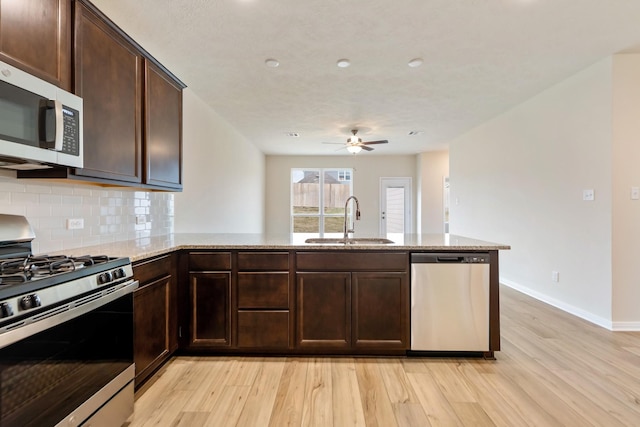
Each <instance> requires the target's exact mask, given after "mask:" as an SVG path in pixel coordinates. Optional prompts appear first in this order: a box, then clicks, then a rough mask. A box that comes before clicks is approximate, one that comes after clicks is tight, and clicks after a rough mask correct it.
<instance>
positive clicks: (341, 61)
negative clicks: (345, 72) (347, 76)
mask: <svg viewBox="0 0 640 427" xmlns="http://www.w3.org/2000/svg"><path fill="white" fill-rule="evenodd" d="M336 65H337V66H338V67H340V68H347V67H348V66H349V65H351V61H349V60H348V59H346V58H343V59H338V62H337V63H336Z"/></svg>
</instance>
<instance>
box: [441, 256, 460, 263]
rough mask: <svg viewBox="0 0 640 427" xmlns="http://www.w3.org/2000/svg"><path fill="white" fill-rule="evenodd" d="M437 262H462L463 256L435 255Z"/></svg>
mask: <svg viewBox="0 0 640 427" xmlns="http://www.w3.org/2000/svg"><path fill="white" fill-rule="evenodd" d="M436 260H437V261H438V262H452V263H456V262H457V263H461V262H464V257H463V256H439V257H436Z"/></svg>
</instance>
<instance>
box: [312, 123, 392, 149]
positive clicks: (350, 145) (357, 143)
mask: <svg viewBox="0 0 640 427" xmlns="http://www.w3.org/2000/svg"><path fill="white" fill-rule="evenodd" d="M351 133H352V134H353V135H352V136H350V137H349V139H347V142H344V143H343V142H323V144H343V145H344V147H342V148H346V149H347V151H348V152H350V153H352V154H356V153H359V152H360V151H362V150H365V151H373V148H372V147H368V146H369V145H374V144H387V143H388V142H389V141H387V140H386V139H383V140H380V141H367V142H362V139H361V138H358V136H357V135H356V134H357V133H358V129H352V130H351ZM342 148H340V150H342Z"/></svg>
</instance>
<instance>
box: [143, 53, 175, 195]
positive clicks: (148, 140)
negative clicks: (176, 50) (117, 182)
mask: <svg viewBox="0 0 640 427" xmlns="http://www.w3.org/2000/svg"><path fill="white" fill-rule="evenodd" d="M144 77H145V79H144V82H145V85H144V86H145V104H144V107H145V108H144V111H145V114H144V116H145V133H144V136H145V138H144V148H145V149H144V177H145V183H146V184H150V185H158V186H161V187H168V188H176V189H182V87H181V86H180V85H179V84H177V83H176V82H175V80H173V79H172V78H171V76H169V75H168V74H167V73H166V72H164V71H163V70H162V69H160V67H158V66H156V65H155V64H153V63H151V62H150V61H148V60H146V61H145V73H144Z"/></svg>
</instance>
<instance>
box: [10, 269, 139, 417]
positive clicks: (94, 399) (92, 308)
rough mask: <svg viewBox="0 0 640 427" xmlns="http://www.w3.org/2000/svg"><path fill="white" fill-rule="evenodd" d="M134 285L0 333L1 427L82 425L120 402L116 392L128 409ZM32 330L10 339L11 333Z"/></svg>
mask: <svg viewBox="0 0 640 427" xmlns="http://www.w3.org/2000/svg"><path fill="white" fill-rule="evenodd" d="M136 287H137V282H136V281H131V283H129V284H127V285H126V286H123V285H120V286H119V287H118V289H116V290H114V291H113V292H110V293H108V294H106V295H101V296H100V297H99V298H96V299H93V300H90V296H88V297H89V300H88V302H86V303H84V304H82V305H79V306H74V305H73V303H72V304H71V308H68V306H67V309H64V310H62V309H61V312H60V313H55V312H52V313H53V314H51V315H50V316H48V317H46V318H45V319H44V320H40V321H37V322H33V323H30V324H28V325H26V326H22V327H16V329H15V330H13V331H10V332H5V333H4V334H2V335H1V336H0V342H4V343H5V344H6V343H7V342H12V343H11V344H9V345H6V346H4V347H3V348H2V349H0V426H1V427H8V426H54V425H58V424H59V425H80V424H81V423H82V422H84V421H85V420H86V419H88V418H89V417H90V416H91V415H93V414H94V413H96V412H97V411H99V410H100V409H101V408H103V407H104V406H105V404H106V405H109V401H111V400H114V401H119V402H121V401H123V399H122V397H118V395H119V394H120V393H127V394H130V397H129V398H127V399H124V400H125V401H126V403H125V406H130V408H129V411H128V414H130V413H131V412H132V411H133V383H132V381H133V379H134V376H135V369H134V366H133V290H134V289H135V288H136ZM49 311H51V310H49ZM34 328H37V330H38V331H37V332H36V333H33V334H31V335H29V336H26V337H22V338H20V339H19V340H17V341H16V340H15V334H14V333H18V335H23V334H24V333H23V332H21V329H22V330H24V329H34ZM12 334H14V336H12ZM114 396H116V397H115V398H114ZM120 412H121V413H122V411H120ZM127 416H128V415H127V412H126V411H125V415H124V419H122V420H121V421H118V422H119V424H117V423H116V420H115V419H114V420H112V424H111V425H114V426H115V425H120V424H121V423H122V422H124V421H126V417H127Z"/></svg>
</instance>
